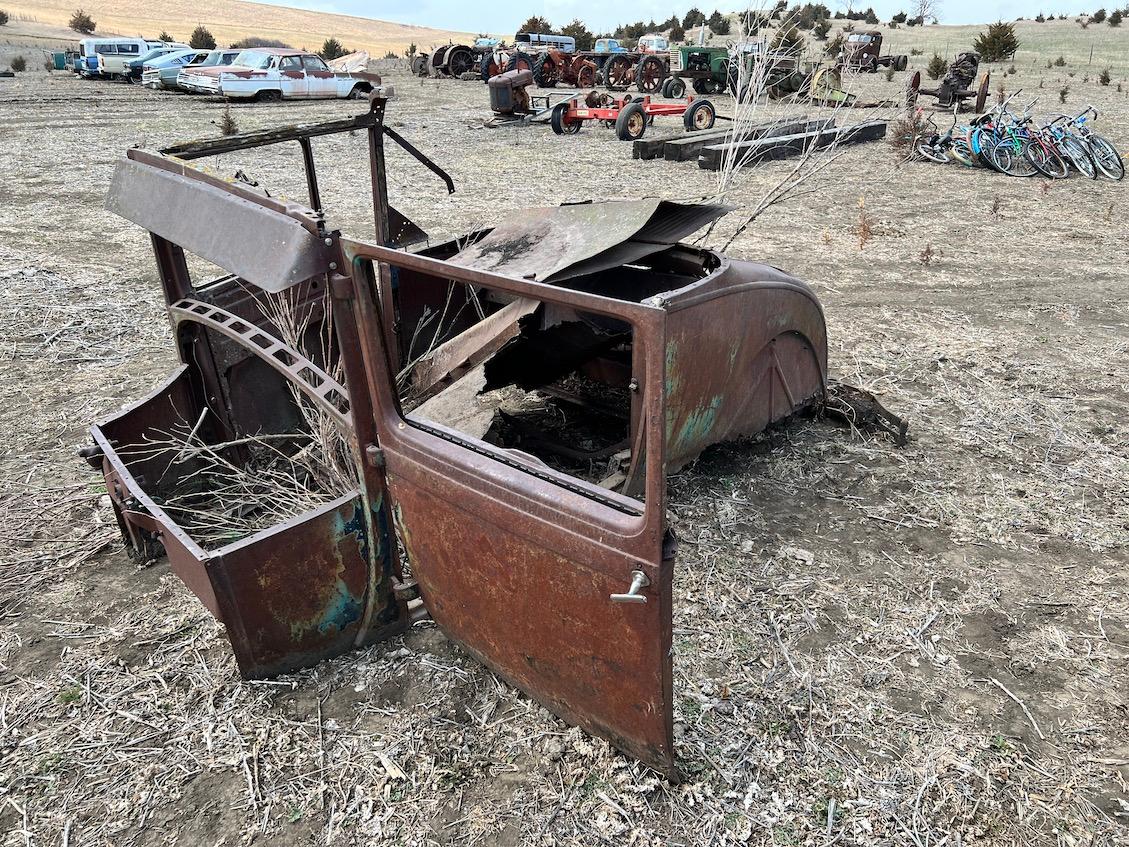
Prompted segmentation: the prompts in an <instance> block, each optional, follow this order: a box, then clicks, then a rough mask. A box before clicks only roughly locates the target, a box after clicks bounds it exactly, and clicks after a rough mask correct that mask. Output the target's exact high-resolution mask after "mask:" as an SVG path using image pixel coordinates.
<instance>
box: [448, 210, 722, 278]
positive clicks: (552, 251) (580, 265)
mask: <svg viewBox="0 0 1129 847" xmlns="http://www.w3.org/2000/svg"><path fill="white" fill-rule="evenodd" d="M727 211H729V207H727V206H720V205H716V204H684V203H671V202H669V201H666V200H658V199H655V198H647V199H643V200H613V201H608V202H603V203H576V204H573V205H568V206H554V207H550V208H542V209H527V210H524V211H522V212H520V213H519V214H517V215H514V216H513V217H511V218H509V219H507V220H505V221H503V222H502V223H500V224H499V225H498V226H496V227H495V228H494V229H493V231H491V232H490V233H489V234H488V235H486V236H485V237H483V238H481V239H479V240H478V241H476V242H474V243H473V244H470V245H469V246H467V247H466V248H465V249H463V250H462V251H461V252H460V253H458V254H457V255H456V256H453V257H452V258H451V259H450V261H451V263H452V264H456V265H460V266H462V267H466V268H478V269H480V270H489V271H493V272H494V273H499V274H504V275H505V276H509V277H519V278H522V279H537V280H541V281H543V282H560V281H562V280H565V279H569V278H571V277H575V276H579V275H581V274H592V273H596V272H598V271H600V270H604V269H607V268H613V267H616V266H617V265H622V264H626V263H629V262H633V261H636V260H637V259H641V258H643V257H644V256H648V255H650V254H651V253H655V252H657V251H659V250H662V249H665V248H666V247H669V246H671V245H672V244H674V243H676V242H677V241H679V240H680V239H682V238H685V237H686V236H688V235H690V234H691V233H693V232H696V231H697V230H699V229H701V228H702V227H703V226H706V225H707V224H709V223H711V222H712V221H714V220H717V218H719V217H721V216H722V215H724V214H725V213H726V212H727Z"/></svg>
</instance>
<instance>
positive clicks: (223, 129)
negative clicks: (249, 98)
mask: <svg viewBox="0 0 1129 847" xmlns="http://www.w3.org/2000/svg"><path fill="white" fill-rule="evenodd" d="M219 128H220V135H236V134H238V132H239V125H238V124H237V123H236V122H235V118H234V117H232V115H231V104H230V103H226V104H225V105H224V107H223V117H221V118H220V122H219Z"/></svg>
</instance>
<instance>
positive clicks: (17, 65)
mask: <svg viewBox="0 0 1129 847" xmlns="http://www.w3.org/2000/svg"><path fill="white" fill-rule="evenodd" d="M12 70H14V71H15V72H16V73H18V74H19V73H23V72H24V71H26V70H27V59H25V58H24V57H23V56H16V57H15V58H14V59H12Z"/></svg>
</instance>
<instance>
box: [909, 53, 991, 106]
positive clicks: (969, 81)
mask: <svg viewBox="0 0 1129 847" xmlns="http://www.w3.org/2000/svg"><path fill="white" fill-rule="evenodd" d="M979 70H980V55H979V54H978V53H971V52H970V53H961V54H960V55H959V56H957V57H956V58H955V59H954V60H953V61H952V63H951V64H950V65H949V67H948V70H946V71H945V76H944V77H942V79H941V82H940V84H939V85H938V86H937V87H936V88H922V87H921V71H914V72H913V75H912V76H911V77H910V78H909V81H908V82H907V83H906V106H907V108H910V109H912V108H914V107H915V106H916V105H917V101H918V99H919V97H920V96H921V95H922V94H925V95H927V96H929V97H933V98H935V99H936V101H937V102H936V103H935V104H934V105H935V107H936V108H937V109H945V110H948V109H952V108H954V107H955V108H956V110H957V111H958V112H963V111H966V108H967V107H966V104H965V101H966V100H972V101H973V103H972V107H971V110H972V111H973V112H976V113H977V114H979V113H982V112H983V111H984V107H985V106H987V104H988V91H989V85H990V84H991V74H990V73H989V72H988V71H985V72H984V73H983V74H981V76H980V82H979V83H978V84H975V83H976V74H977V72H978V71H979ZM974 84H975V85H974Z"/></svg>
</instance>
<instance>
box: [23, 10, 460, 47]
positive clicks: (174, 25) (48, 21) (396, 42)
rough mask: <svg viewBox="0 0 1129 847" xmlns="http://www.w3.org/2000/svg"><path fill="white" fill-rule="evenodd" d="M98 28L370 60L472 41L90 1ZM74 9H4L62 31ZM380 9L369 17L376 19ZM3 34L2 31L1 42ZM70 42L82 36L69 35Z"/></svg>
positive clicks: (343, 21) (249, 13)
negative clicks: (334, 49) (245, 41)
mask: <svg viewBox="0 0 1129 847" xmlns="http://www.w3.org/2000/svg"><path fill="white" fill-rule="evenodd" d="M79 5H81V6H82V8H83V9H84V10H85V11H86V12H87V13H88V14H89V15H90V16H91V17H92V18H94V21H95V22H96V23H97V24H98V29H97V31H96V32H95V34H94V37H99V36H102V35H126V36H131V37H136V36H140V37H144V38H156V37H157V35H158V34H159V33H160V32H161V31H162V30H166V31H168V32H169V34H171V35H172V36H173V37H175V38H178V39H180V40H181V41H185V42H187V41H188V37H189V36H190V35H191V34H192V30H193V29H195V28H196V26H197V25H198V24H203V25H204V26H206V27H207V28H208V30H209V31H210V32H211V33H212V35H214V36H215V37H216V41H217V42H218V43H220V44H230V43H232V42H234V41H238V40H240V39H242V38H246V37H247V36H249V35H257V36H261V37H263V38H276V39H278V40H280V41H283V42H285V43H287V44H290V45H292V46H294V47H307V48H309V49H311V50H316V49H317V48H319V47H321V44H322V42H323V41H325V39H327V38H329V37H330V36H333V37H335V38H337V39H338V40H339V41H341V42H342V43H343V44H344V45H345V46H347V47H349V48H351V49H353V50H367V51H369V53H370V54H372V56H374V57H378V56H383V55H384V54H385V53H387V52H388V51H389V50H392V51H394V52H396V53H397V54H401V55H402V54H403V52H404V51H405V50H406V49H407V48H408V45H409V44H411V43H415V44H416V45H417V46H418V47H419V48H420V49H424V48H425V47H429V46H438V45H440V44H446V43H447V42H448V41H451V40H455V39H457V40H460V41H465V39H467V38H473V37H474V36H473V35H471V34H469V33H465V32H455V31H453V30H440V29H433V28H431V27H425V26H411V25H409V24H399V23H392V22H390V21H380V20H373V19H371V18H358V17H355V16H352V15H335V14H330V13H327V12H314V11H310V10H307V9H289V8H285V7H282V6H270V5H266V4H264V3H249V2H244V0H200V2H189V0H161V2H159V3H153V2H148V3H146V2H134V0H90V2H83V3H81V4H79ZM75 8H76V6H75V4H74V3H72V2H67V0H13V2H5V4H4V9H5V11H7V12H8V13H9V14H10V15H11V16H12V18H13V21H12V30H13V32H16V31H18V30H20V29H21V28H22V27H23V25H25V24H31V25H32V26H33V27H34V26H35V25H36V24H38V25H43V26H49V27H58V28H64V27H66V25H67V22H68V21H69V20H70V17H71V15H72V14H74V10H75ZM379 13H380V10H379V8H374V9H373V14H379ZM5 34H7V33H5V32H4V30H3V29H0V36H3V35H5ZM70 37H71V38H72V39H74V40H77V39H79V38H81V37H82V36H81V35H79V34H77V33H73V32H72V33H70Z"/></svg>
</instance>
